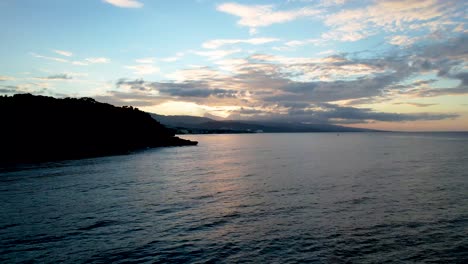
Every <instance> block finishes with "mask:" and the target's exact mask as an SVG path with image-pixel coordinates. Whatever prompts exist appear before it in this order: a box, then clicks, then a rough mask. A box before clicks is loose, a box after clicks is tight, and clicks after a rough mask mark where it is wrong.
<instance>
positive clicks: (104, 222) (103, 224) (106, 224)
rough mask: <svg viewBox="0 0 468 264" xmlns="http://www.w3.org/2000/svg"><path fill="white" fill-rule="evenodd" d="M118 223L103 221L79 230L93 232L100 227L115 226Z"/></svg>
mask: <svg viewBox="0 0 468 264" xmlns="http://www.w3.org/2000/svg"><path fill="white" fill-rule="evenodd" d="M117 223H118V222H117V221H114V220H102V221H97V222H95V223H93V224H91V225H88V226H84V227H81V228H78V230H81V231H89V230H93V229H96V228H100V227H106V226H111V225H115V224H117Z"/></svg>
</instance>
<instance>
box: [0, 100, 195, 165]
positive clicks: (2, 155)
mask: <svg viewBox="0 0 468 264" xmlns="http://www.w3.org/2000/svg"><path fill="white" fill-rule="evenodd" d="M0 122H1V124H2V129H1V130H0V137H1V139H2V141H1V143H0V163H27V162H42V161H55V160H65V159H80V158H87V157H96V156H106V155H116V154H125V153H129V152H131V151H135V150H138V149H145V148H153V147H168V146H190V145H196V144H197V143H198V142H195V141H190V140H185V139H181V138H178V137H176V136H175V133H174V131H173V130H171V129H168V128H166V127H165V126H163V125H161V124H160V123H158V122H157V121H156V120H154V119H153V118H151V116H150V115H149V114H147V113H145V112H142V111H140V110H138V109H137V108H133V107H131V106H124V107H116V106H113V105H110V104H105V103H100V102H97V101H95V100H94V99H92V98H80V99H78V98H63V99H56V98H53V97H47V96H34V95H31V94H16V95H13V96H0Z"/></svg>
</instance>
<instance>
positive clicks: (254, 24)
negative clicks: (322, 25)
mask: <svg viewBox="0 0 468 264" xmlns="http://www.w3.org/2000/svg"><path fill="white" fill-rule="evenodd" d="M217 10H218V11H221V12H224V13H228V14H231V15H234V16H237V17H239V18H240V19H239V20H238V21H237V24H239V25H241V26H246V27H249V28H250V33H251V34H255V33H256V29H257V28H258V27H266V26H270V25H272V24H278V23H284V22H289V21H293V20H295V19H298V18H300V17H311V16H315V15H318V14H320V13H321V11H320V10H316V9H312V8H307V7H305V8H301V9H294V10H288V11H275V10H274V6H273V5H242V4H238V3H223V4H220V5H218V6H217Z"/></svg>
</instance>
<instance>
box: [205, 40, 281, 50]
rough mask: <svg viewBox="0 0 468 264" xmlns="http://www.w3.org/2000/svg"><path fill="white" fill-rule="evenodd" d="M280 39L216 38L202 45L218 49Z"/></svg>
mask: <svg viewBox="0 0 468 264" xmlns="http://www.w3.org/2000/svg"><path fill="white" fill-rule="evenodd" d="M276 41H279V39H277V38H250V39H214V40H210V41H207V42H205V43H203V44H202V47H203V48H205V49H217V48H219V47H221V46H224V45H233V44H240V43H245V44H251V45H262V44H266V43H271V42H276Z"/></svg>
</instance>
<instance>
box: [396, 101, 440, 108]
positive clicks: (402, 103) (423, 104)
mask: <svg viewBox="0 0 468 264" xmlns="http://www.w3.org/2000/svg"><path fill="white" fill-rule="evenodd" d="M393 104H394V105H412V106H416V107H428V106H433V105H438V104H425V103H412V102H401V103H393Z"/></svg>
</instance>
